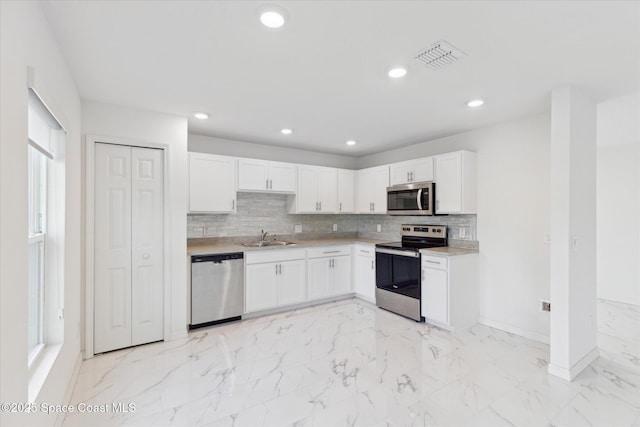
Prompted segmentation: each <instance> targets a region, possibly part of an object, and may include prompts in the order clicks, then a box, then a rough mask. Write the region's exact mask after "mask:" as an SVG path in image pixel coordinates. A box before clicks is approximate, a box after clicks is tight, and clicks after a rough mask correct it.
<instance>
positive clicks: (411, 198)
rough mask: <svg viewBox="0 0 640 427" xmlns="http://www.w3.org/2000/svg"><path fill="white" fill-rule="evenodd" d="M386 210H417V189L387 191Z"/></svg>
mask: <svg viewBox="0 0 640 427" xmlns="http://www.w3.org/2000/svg"><path fill="white" fill-rule="evenodd" d="M387 210H390V211H415V210H418V190H401V191H390V192H388V193H387Z"/></svg>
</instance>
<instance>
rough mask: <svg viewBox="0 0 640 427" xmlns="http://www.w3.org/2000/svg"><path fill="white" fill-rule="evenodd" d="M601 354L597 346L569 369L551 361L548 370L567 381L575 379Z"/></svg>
mask: <svg viewBox="0 0 640 427" xmlns="http://www.w3.org/2000/svg"><path fill="white" fill-rule="evenodd" d="M599 355H600V352H599V351H598V347H596V348H594V349H593V350H591V351H590V352H589V353H587V355H586V356H584V357H583V358H582V359H580V360H579V361H578V362H577V363H575V364H574V365H573V366H572V367H571V368H569V369H567V368H563V367H561V366H558V365H555V364H553V363H549V367H548V369H547V372H549V373H550V374H551V375H554V376H556V377H558V378H562V379H563V380H565V381H573V380H574V378H575V377H577V376H578V375H580V372H582V371H584V370H585V368H586V367H587V366H589V365H590V364H591V363H593V361H595V360H596V359H597V358H598V357H599Z"/></svg>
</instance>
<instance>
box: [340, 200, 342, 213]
mask: <svg viewBox="0 0 640 427" xmlns="http://www.w3.org/2000/svg"><path fill="white" fill-rule="evenodd" d="M340 212H342V202H340Z"/></svg>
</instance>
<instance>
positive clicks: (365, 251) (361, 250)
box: [360, 249, 371, 254]
mask: <svg viewBox="0 0 640 427" xmlns="http://www.w3.org/2000/svg"><path fill="white" fill-rule="evenodd" d="M360 252H364V253H365V254H370V253H371V252H370V251H367V250H364V249H360Z"/></svg>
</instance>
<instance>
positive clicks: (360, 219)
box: [187, 193, 477, 244]
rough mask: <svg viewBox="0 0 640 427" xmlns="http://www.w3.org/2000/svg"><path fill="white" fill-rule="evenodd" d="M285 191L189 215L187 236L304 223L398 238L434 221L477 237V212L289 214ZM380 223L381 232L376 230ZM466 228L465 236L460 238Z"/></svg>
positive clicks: (309, 228)
mask: <svg viewBox="0 0 640 427" xmlns="http://www.w3.org/2000/svg"><path fill="white" fill-rule="evenodd" d="M289 197H292V196H287V195H284V194H265V193H238V198H237V203H238V206H237V213H235V214H189V215H188V217H187V227H188V229H187V236H188V237H189V238H199V237H231V236H251V237H253V236H257V235H258V233H259V232H260V230H264V231H267V232H269V234H271V235H274V234H276V235H278V234H293V233H294V228H295V226H296V225H301V226H302V233H304V234H306V233H331V232H333V224H336V225H337V228H338V230H337V232H338V233H358V236H360V237H364V238H371V239H382V240H386V239H389V240H399V239H400V224H434V225H446V226H448V227H449V232H448V235H449V239H452V240H458V241H465V242H466V243H468V244H471V243H472V242H474V241H475V240H476V239H477V235H476V228H477V227H476V215H443V216H430V217H418V216H389V215H367V214H362V215H355V214H340V215H338V214H326V215H324V214H320V215H318V214H313V215H302V214H289V213H288V211H287V210H288V207H287V200H288V198H289ZM378 224H380V226H381V230H382V231H381V232H377V226H378ZM460 229H464V234H465V237H460Z"/></svg>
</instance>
